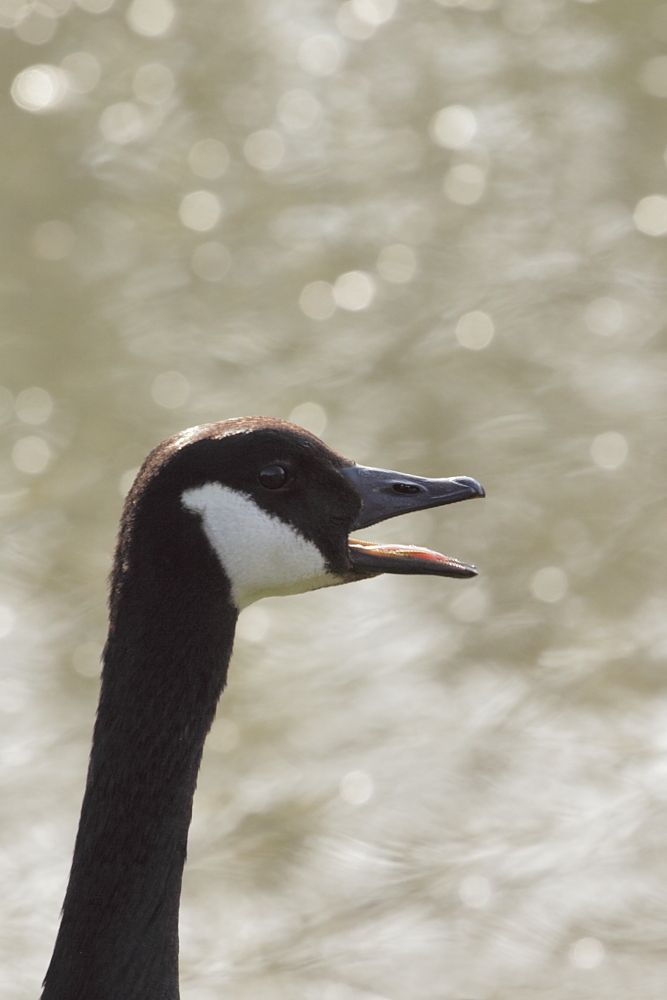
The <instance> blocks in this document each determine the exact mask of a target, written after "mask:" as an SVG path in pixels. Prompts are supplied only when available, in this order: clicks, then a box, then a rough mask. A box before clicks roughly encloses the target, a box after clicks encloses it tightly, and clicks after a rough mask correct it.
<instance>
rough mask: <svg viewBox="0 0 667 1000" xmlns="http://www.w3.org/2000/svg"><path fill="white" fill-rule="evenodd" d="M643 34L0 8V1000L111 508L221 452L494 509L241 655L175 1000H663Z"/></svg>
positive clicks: (291, 615) (202, 4) (494, 22)
mask: <svg viewBox="0 0 667 1000" xmlns="http://www.w3.org/2000/svg"><path fill="white" fill-rule="evenodd" d="M666 52H667V5H664V4H658V3H655V2H649V0H636V2H633V3H627V2H625V0H599V2H583V0H582V2H577V0H440V2H434V0H398V2H395V0H348V2H345V3H342V4H339V3H335V2H329V0H224V2H215V0H188V2H187V3H186V2H185V0H182V2H180V3H179V4H175V3H174V2H173V0H133V2H132V3H131V4H129V5H128V4H125V3H121V2H120V0H116V2H115V3H114V2H113V0H78V2H77V4H76V5H75V4H72V3H71V2H70V0H40V2H39V3H31V2H24V0H0V130H1V133H2V136H3V157H2V160H1V162H0V176H1V178H2V187H3V198H2V214H3V224H2V227H1V228H0V286H1V288H2V293H3V294H2V305H1V319H0V335H1V337H2V367H1V369H0V383H1V384H2V388H0V420H1V421H2V430H3V434H4V437H3V442H4V443H3V448H2V452H1V454H0V504H1V507H2V511H3V518H4V521H3V530H2V570H1V577H0V720H1V723H2V724H1V726H0V761H1V763H2V806H1V809H2V813H1V815H0V863H1V868H0V872H1V875H0V878H1V883H0V884H1V891H0V901H1V902H0V914H1V920H2V930H1V931H0V966H1V967H2V975H1V976H0V997H2V1000H5V998H7V1000H10V998H11V1000H24V998H25V1000H28V998H33V997H35V996H36V995H37V994H38V983H39V980H40V977H41V976H42V975H43V973H44V970H45V968H46V964H47V962H48V957H49V954H50V949H51V947H52V942H53V938H54V934H55V928H56V924H57V919H58V910H59V906H60V902H61V899H62V895H63V891H64V886H65V881H66V877H67V871H68V866H69V858H70V853H71V847H72V842H73V837H74V831H75V825H76V820H77V813H78V804H79V801H80V797H81V792H82V787H83V782H84V776H85V766H86V756H87V750H88V742H89V738H90V730H91V724H92V719H93V714H94V707H95V699H96V693H97V672H98V657H99V652H100V649H101V645H102V643H103V641H104V633H105V612H104V602H105V587H106V583H105V577H106V574H107V571H108V567H109V558H110V553H111V551H112V548H113V539H114V533H115V526H116V523H117V520H118V515H119V511H120V506H121V502H122V494H123V493H124V491H125V490H126V489H127V487H128V486H129V484H130V482H131V480H132V476H133V470H134V469H136V467H137V466H138V464H139V463H140V461H141V460H142V458H143V456H144V455H145V454H146V452H147V451H148V450H149V449H150V448H151V447H153V445H154V444H156V443H157V442H158V441H159V440H160V439H162V438H163V437H165V436H167V435H168V434H171V433H173V432H174V431H176V430H179V429H182V428H183V427H186V426H188V425H191V424H194V423H199V422H203V421H208V420H216V419H221V418H224V417H227V416H232V415H240V414H245V413H263V414H273V415H278V416H283V417H289V416H290V415H292V418H293V419H294V420H296V421H297V422H299V423H302V424H303V425H304V426H307V427H309V428H311V429H313V430H315V431H316V432H317V433H320V434H322V436H323V437H324V438H325V439H326V440H327V441H328V442H329V443H330V444H332V445H333V446H334V447H336V448H338V449H339V450H341V451H343V452H344V453H345V454H347V455H349V456H350V457H351V458H354V459H357V460H359V461H365V462H368V463H369V464H373V465H379V466H386V467H396V468H401V469H404V470H405V471H410V472H415V473H421V474H424V475H429V474H431V475H454V474H466V475H472V476H475V477H477V478H479V479H480V480H481V481H482V482H483V483H484V485H485V487H486V488H487V492H488V499H487V500H486V501H485V502H484V503H483V504H482V503H474V504H463V505H461V506H458V507H454V508H449V509H445V510H440V511H434V512H427V513H423V514H419V515H414V516H412V517H404V518H400V519H398V520H396V521H392V522H390V523H388V524H387V525H382V526H381V528H379V529H371V530H369V532H368V534H369V535H370V536H371V537H376V538H385V539H388V540H392V539H396V540H398V539H400V540H401V541H412V542H416V543H421V544H427V545H431V546H433V547H436V548H440V549H442V550H444V551H446V552H448V553H450V554H452V555H455V556H458V557H460V558H463V559H466V560H469V561H474V562H476V563H477V564H478V566H479V567H480V571H481V572H480V577H479V580H478V581H474V582H464V581H454V580H453V581H443V580H437V579H406V578H394V579H379V580H375V581H370V582H367V583H364V584H360V585H357V586H355V587H348V588H342V589H341V590H340V591H338V592H337V591H331V592H325V593H318V594H312V595H307V596H304V597H299V598H290V599H283V600H281V601H277V600H272V601H266V602H262V603H261V604H260V605H257V606H256V607H253V608H250V609H248V610H247V611H246V612H244V614H243V615H242V617H241V621H240V627H239V639H238V643H237V651H236V654H235V658H234V662H233V664H232V670H231V677H230V685H229V689H228V691H227V693H226V694H225V695H224V699H223V702H222V703H221V708H220V712H219V718H218V720H217V722H216V724H215V727H214V730H213V732H212V734H211V737H210V740H209V744H208V746H207V750H206V755H205V761H204V766H203V770H202V775H201V780H200V786H199V790H198V793H197V799H196V808H195V819H194V824H193V828H192V834H191V844H190V861H189V867H188V869H187V872H186V880H185V893H184V903H183V914H182V978H183V997H184V1000H214V998H215V1000H217V998H222V997H234V998H236V1000H244V998H248V1000H250V998H252V1000H294V998H296V997H304V998H313V1000H320V998H322V1000H371V998H375V1000H381V998H385V1000H436V998H437V1000H463V997H466V998H467V997H475V998H479V1000H481V998H488V1000H491V998H498V1000H500V998H510V997H511V998H512V1000H521V998H526V1000H534V998H537V997H540V998H553V1000H562V998H563V997H564V996H567V997H569V998H572V1000H576V998H582V1000H583V998H590V1000H593V998H595V1000H598V998H600V997H604V998H605V1000H626V998H628V997H630V996H633V997H635V996H641V997H642V1000H662V998H663V997H664V984H665V980H666V978H667V958H666V952H665V949H664V939H665V933H666V930H665V928H666V923H667V893H666V891H665V884H664V880H665V877H666V875H667V873H666V871H665V858H666V857H667V834H666V832H665V831H666V830H667V804H666V803H667V756H666V753H667V737H666V736H665V733H666V731H667V684H666V677H665V667H666V661H667V584H666V583H665V570H664V562H665V559H664V549H665V540H666V538H667V533H666V529H665V515H664V498H665V492H666V489H665V487H666V482H667V480H666V477H665V471H664V467H665V462H664V450H665V445H664V438H665V417H666V416H667V393H666V392H665V386H666V381H667V364H666V361H667V358H666V353H665V333H664V324H665V291H664V289H665V277H664V276H665V265H666V264H667V255H666V252H665V240H664V237H665V234H666V233H667V176H666V175H665V169H666V168H665V161H664V159H663V152H664V147H665V144H666V143H667V125H666V122H667V119H666V117H665V113H666V105H665V99H666V98H667V55H665V53H666Z"/></svg>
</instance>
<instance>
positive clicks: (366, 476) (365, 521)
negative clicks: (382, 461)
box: [340, 465, 485, 577]
mask: <svg viewBox="0 0 667 1000" xmlns="http://www.w3.org/2000/svg"><path fill="white" fill-rule="evenodd" d="M340 471H341V472H342V474H343V475H344V476H345V478H346V479H347V480H348V481H349V482H350V483H351V484H352V485H353V486H354V488H355V490H356V492H357V493H358V494H359V497H360V498H361V503H362V507H361V510H360V512H359V516H358V517H357V519H356V521H355V522H354V524H353V525H352V531H354V530H357V529H359V528H367V527H368V526H369V525H371V524H377V523H378V521H385V520H386V519H387V518H388V517H396V515H397V514H407V513H409V512H410V511H413V510H426V509H427V508H429V507H442V506H443V505H444V504H447V503H458V502H459V500H470V499H472V498H473V497H483V496H485V493H484V490H483V488H482V487H481V486H480V484H479V483H478V482H477V480H476V479H470V478H469V477H468V476H456V477H455V478H454V479H424V478H423V477H422V476H406V475H404V474H403V473H402V472H389V471H387V470H386V469H371V468H368V467H367V466H364V465H350V466H348V467H347V468H344V469H341V470H340ZM348 555H349V559H350V563H351V566H352V569H353V570H354V572H355V573H357V574H358V575H359V576H375V575H376V574H378V573H405V574H415V573H420V574H427V575H429V576H456V577H471V576H476V575H477V570H476V569H475V567H474V566H469V565H468V564H467V563H462V562H459V560H458V559H452V558H451V557H450V556H443V555H441V553H439V552H433V551H432V550H431V549H422V548H419V547H417V546H414V545H394V544H391V545H381V544H377V543H375V542H367V541H363V542H362V541H359V540H357V539H354V538H350V539H349V540H348Z"/></svg>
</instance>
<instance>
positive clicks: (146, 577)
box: [43, 536, 236, 1000]
mask: <svg viewBox="0 0 667 1000" xmlns="http://www.w3.org/2000/svg"><path fill="white" fill-rule="evenodd" d="M186 550H187V552H184V558H185V559H187V562H188V563H192V564H193V566H192V568H193V569H194V568H195V564H196V569H197V577H196V578H194V577H193V576H192V575H191V574H189V573H188V572H187V569H188V567H187V565H185V566H184V565H180V566H174V565H169V566H166V567H164V566H161V565H159V566H157V567H156V564H155V561H154V560H148V561H147V562H148V566H149V571H148V572H144V571H142V572H137V571H136V570H135V569H134V568H133V565H132V561H131V560H130V564H129V569H128V568H127V566H125V567H120V568H119V565H118V563H117V567H116V575H115V583H114V596H113V597H112V618H111V628H110V631H109V638H108V641H107V646H106V649H105V657H104V669H103V673H102V689H101V694H100V702H99V708H98V713H97V721H96V725H95V731H94V736H93V747H92V752H91V757H90V766H89V771H88V780H87V786H86V792H85V796H84V801H83V806H82V811H81V819H80V824H79V831H78V835H77V840H76V846H75V850H74V859H73V863H72V870H71V874H70V880H69V885H68V889H67V895H66V898H65V903H64V906H63V914H62V922H61V926H60V931H59V934H58V938H57V941H56V946H55V950H54V954H53V958H52V960H51V965H50V966H49V970H48V972H47V975H46V979H45V988H44V993H43V1000H91V998H92V997H94V998H95V1000H119V998H121V997H122V998H123V1000H177V998H178V995H179V993H178V908H179V900H180V891H181V878H182V873H183V865H184V863H185V856H186V845H187V834H188V827H189V824H190V817H191V813H192V799H193V795H194V791H195V784H196V780H197V772H198V769H199V763H200V759H201V754H202V750H203V746H204V740H205V738H206V733H207V732H208V729H209V727H210V725H211V722H212V720H213V717H214V715H215V709H216V705H217V701H218V698H219V696H220V693H221V691H222V689H223V687H224V684H225V680H226V673H227V665H228V662H229V657H230V654H231V648H232V642H233V635H234V627H235V622H236V611H235V609H234V608H233V606H232V605H231V603H230V601H229V596H228V595H229V587H228V583H227V581H226V580H225V579H224V577H223V575H222V573H221V571H220V568H219V564H218V563H217V560H216V559H215V556H214V555H213V553H212V552H211V551H210V547H209V546H208V543H207V542H206V541H205V539H203V537H201V536H199V537H193V538H192V539H191V547H190V548H189V549H187V546H186ZM119 559H120V554H119ZM165 570H166V571H165ZM174 574H175V575H174ZM202 577H203V579H202ZM195 579H196V581H197V585H196V586H195V583H194V580H195ZM188 580H190V581H192V586H191V587H189V586H188Z"/></svg>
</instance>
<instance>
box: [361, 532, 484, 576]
mask: <svg viewBox="0 0 667 1000" xmlns="http://www.w3.org/2000/svg"><path fill="white" fill-rule="evenodd" d="M348 550H349V553H350V560H351V562H352V565H353V567H354V568H355V569H356V570H358V571H359V572H360V573H365V574H368V575H371V574H374V573H405V574H426V575H430V576H455V577H471V576H477V570H476V569H475V567H474V566H468V565H467V563H463V562H459V560H458V559H452V557H451V556H443V555H442V554H441V553H440V552H434V551H433V549H424V548H421V547H420V546H418V545H393V544H389V545H381V544H379V543H376V542H366V541H363V542H362V541H359V540H358V539H356V538H350V539H349V540H348Z"/></svg>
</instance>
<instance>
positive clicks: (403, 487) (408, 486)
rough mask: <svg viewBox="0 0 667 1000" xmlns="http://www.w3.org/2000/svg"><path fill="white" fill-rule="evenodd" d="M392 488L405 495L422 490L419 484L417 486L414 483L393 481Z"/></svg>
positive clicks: (395, 491)
mask: <svg viewBox="0 0 667 1000" xmlns="http://www.w3.org/2000/svg"><path fill="white" fill-rule="evenodd" d="M391 488H392V490H393V492H394V493H400V494H401V495H403V496H406V495H407V494H414V493H420V492H421V490H420V488H419V486H415V485H414V483H393V485H392V487H391Z"/></svg>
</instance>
